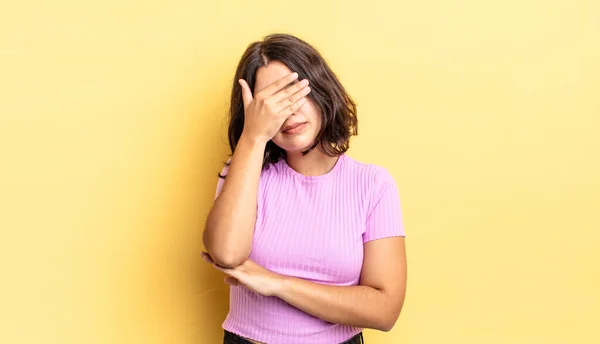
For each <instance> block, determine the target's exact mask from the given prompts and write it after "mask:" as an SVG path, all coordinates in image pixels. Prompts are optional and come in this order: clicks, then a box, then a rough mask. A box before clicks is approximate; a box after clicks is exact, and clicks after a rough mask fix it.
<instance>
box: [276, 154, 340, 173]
mask: <svg viewBox="0 0 600 344" xmlns="http://www.w3.org/2000/svg"><path fill="white" fill-rule="evenodd" d="M337 160H338V157H337V156H336V157H330V156H328V155H325V154H324V153H323V152H321V151H320V150H318V149H313V150H311V151H310V152H308V154H306V155H302V152H293V153H287V158H286V162H287V164H288V165H289V166H290V167H291V168H293V169H294V170H295V171H296V172H298V173H300V174H303V175H305V176H320V175H323V174H327V173H328V172H329V171H331V169H332V168H333V167H334V166H335V164H336V163H337Z"/></svg>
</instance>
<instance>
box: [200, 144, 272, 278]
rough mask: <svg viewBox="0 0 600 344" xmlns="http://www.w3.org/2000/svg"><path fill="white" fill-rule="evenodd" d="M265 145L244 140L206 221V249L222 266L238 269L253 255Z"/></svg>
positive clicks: (238, 146) (232, 159) (234, 156)
mask: <svg viewBox="0 0 600 344" xmlns="http://www.w3.org/2000/svg"><path fill="white" fill-rule="evenodd" d="M265 146H266V143H265V142H264V141H262V140H259V139H256V138H251V137H244V136H243V135H242V137H240V141H239V142H238V145H237V147H236V149H235V152H234V154H233V157H232V158H231V162H230V165H229V170H228V173H227V178H226V179H225V183H224V184H223V188H222V189H221V192H220V193H219V196H218V197H217V199H216V200H215V203H214V204H213V207H212V209H211V211H210V213H209V215H208V219H207V220H206V227H205V229H204V246H205V247H206V250H207V251H208V253H209V254H210V255H211V257H212V258H213V260H214V261H215V262H216V263H217V264H219V265H222V266H226V267H235V266H238V265H239V264H241V263H242V262H243V261H244V260H246V258H247V257H248V255H249V254H250V249H251V244H252V236H253V234H254V225H255V221H256V199H257V194H258V181H259V177H260V172H261V169H262V164H263V155H264V151H265Z"/></svg>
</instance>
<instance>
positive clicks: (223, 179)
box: [215, 159, 231, 200]
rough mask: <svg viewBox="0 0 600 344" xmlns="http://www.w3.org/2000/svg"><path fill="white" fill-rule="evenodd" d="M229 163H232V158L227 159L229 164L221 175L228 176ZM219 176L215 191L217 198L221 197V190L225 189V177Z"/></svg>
mask: <svg viewBox="0 0 600 344" xmlns="http://www.w3.org/2000/svg"><path fill="white" fill-rule="evenodd" d="M229 163H231V159H229V160H228V161H227V164H225V166H224V167H223V169H222V170H221V176H226V175H227V172H229ZM221 176H219V180H218V181H217V190H216V191H215V200H216V199H217V197H219V194H220V193H221V190H222V189H223V184H225V178H222V177H221Z"/></svg>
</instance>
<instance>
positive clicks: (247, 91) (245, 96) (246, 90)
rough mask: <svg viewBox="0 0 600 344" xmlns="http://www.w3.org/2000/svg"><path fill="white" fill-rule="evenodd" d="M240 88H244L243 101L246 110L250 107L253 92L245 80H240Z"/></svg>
mask: <svg viewBox="0 0 600 344" xmlns="http://www.w3.org/2000/svg"><path fill="white" fill-rule="evenodd" d="M238 82H239V83H240V86H242V101H243V102H244V110H245V109H246V108H247V107H248V104H250V102H251V101H252V91H251V90H250V86H248V83H247V82H246V80H244V79H240V80H238Z"/></svg>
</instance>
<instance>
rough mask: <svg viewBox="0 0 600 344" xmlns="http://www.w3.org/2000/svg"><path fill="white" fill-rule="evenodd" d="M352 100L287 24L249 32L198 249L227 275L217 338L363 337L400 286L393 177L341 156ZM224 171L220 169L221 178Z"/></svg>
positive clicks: (401, 257)
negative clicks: (223, 156) (257, 36)
mask: <svg viewBox="0 0 600 344" xmlns="http://www.w3.org/2000/svg"><path fill="white" fill-rule="evenodd" d="M356 134H357V118H356V106H355V104H354V102H353V101H352V99H351V98H350V97H349V96H348V94H347V93H346V91H345V89H344V87H343V86H342V85H341V84H340V82H339V81H338V79H337V78H336V76H335V74H334V73H333V72H332V71H331V69H330V68H329V67H328V65H327V63H326V62H325V60H324V59H323V58H322V57H321V55H320V54H319V53H318V52H317V51H316V50H315V49H314V48H313V47H312V46H310V45H309V44H308V43H306V42H304V41H302V40H300V39H298V38H296V37H294V36H291V35H285V34H274V35H270V36H267V37H265V39H264V40H263V41H261V42H255V43H252V44H251V45H250V46H249V47H248V48H247V50H246V52H245V53H244V55H243V56H242V58H241V60H240V62H239V65H238V68H237V72H236V76H235V82H234V85H233V90H232V93H231V108H230V126H229V142H230V146H231V150H232V152H233V154H232V157H231V159H230V160H229V162H228V163H227V164H226V166H225V167H224V169H223V172H222V175H221V178H220V179H219V182H218V184H217V194H216V196H215V203H214V205H213V207H212V209H211V211H210V214H209V216H208V218H207V221H206V227H205V231H204V238H203V239H204V245H205V247H206V250H207V251H208V252H203V253H202V255H203V257H204V259H205V260H206V261H207V262H210V263H212V264H213V266H214V267H215V268H217V269H219V270H221V271H223V272H225V273H226V274H227V277H226V278H225V282H226V283H228V284H229V285H231V289H230V310H229V314H228V315H227V318H226V320H225V322H224V323H223V328H224V330H225V334H224V337H225V338H224V343H269V344H278V343H285V344H294V343H303V344H304V343H311V344H312V343H326V344H332V343H362V342H363V339H362V329H363V328H372V329H378V330H382V331H389V330H390V329H391V328H392V326H393V325H394V323H395V322H396V319H397V318H398V316H399V314H400V310H401V308H402V304H403V302H404V295H405V288H406V258H405V249H404V228H403V223H402V216H401V210H400V199H399V194H398V189H397V187H396V183H395V182H394V179H393V178H392V176H391V175H390V174H389V173H388V171H387V170H386V169H384V168H382V167H379V166H376V165H370V164H363V163H360V162H358V161H356V160H354V159H352V158H350V157H349V156H346V155H345V152H346V151H347V150H348V146H349V139H350V136H352V135H356ZM225 177H226V178H225Z"/></svg>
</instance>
